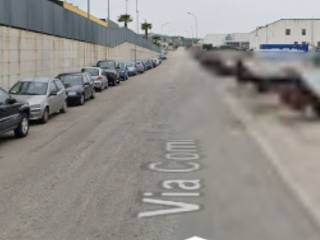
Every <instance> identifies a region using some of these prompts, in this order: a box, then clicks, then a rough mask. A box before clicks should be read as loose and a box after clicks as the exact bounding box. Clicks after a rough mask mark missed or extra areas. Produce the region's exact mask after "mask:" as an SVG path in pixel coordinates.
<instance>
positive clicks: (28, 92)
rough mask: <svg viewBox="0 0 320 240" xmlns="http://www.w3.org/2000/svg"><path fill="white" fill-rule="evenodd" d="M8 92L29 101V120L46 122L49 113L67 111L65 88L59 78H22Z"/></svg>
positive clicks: (21, 99) (19, 98)
mask: <svg viewBox="0 0 320 240" xmlns="http://www.w3.org/2000/svg"><path fill="white" fill-rule="evenodd" d="M9 93H10V94H11V95H12V96H14V98H16V99H18V100H20V101H25V102H28V103H29V105H30V120H41V122H42V123H46V122H47V121H48V120H49V117H50V115H52V114H54V113H58V112H61V113H65V112H67V95H66V90H65V88H64V86H63V84H62V83H61V81H60V80H59V79H54V78H38V79H33V78H31V79H24V80H21V81H18V82H17V83H16V84H15V85H14V86H13V87H12V88H11V89H10V91H9Z"/></svg>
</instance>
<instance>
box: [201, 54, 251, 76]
mask: <svg viewBox="0 0 320 240" xmlns="http://www.w3.org/2000/svg"><path fill="white" fill-rule="evenodd" d="M245 56H246V53H245V52H243V51H239V50H237V51H235V50H230V49H225V50H211V51H206V52H203V53H202V54H201V56H200V57H199V61H200V62H201V64H202V65H204V66H205V67H206V68H208V69H209V70H212V71H214V72H215V73H216V74H219V75H222V76H228V75H235V74H236V73H237V67H238V65H237V64H238V62H239V61H241V60H242V58H243V57H245Z"/></svg>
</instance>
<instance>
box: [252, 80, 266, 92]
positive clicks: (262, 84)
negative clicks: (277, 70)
mask: <svg viewBox="0 0 320 240" xmlns="http://www.w3.org/2000/svg"><path fill="white" fill-rule="evenodd" d="M255 87H256V90H257V92H258V93H266V92H268V90H269V88H268V84H267V83H265V82H264V81H259V82H257V83H256V84H255Z"/></svg>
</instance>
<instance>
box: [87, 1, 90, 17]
mask: <svg viewBox="0 0 320 240" xmlns="http://www.w3.org/2000/svg"><path fill="white" fill-rule="evenodd" d="M87 3H88V19H90V15H91V14H90V0H87Z"/></svg>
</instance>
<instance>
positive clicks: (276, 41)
mask: <svg viewBox="0 0 320 240" xmlns="http://www.w3.org/2000/svg"><path fill="white" fill-rule="evenodd" d="M204 44H212V46H213V47H221V46H231V47H235V48H241V49H252V50H258V49H260V48H261V46H263V45H307V46H308V49H309V50H316V49H319V48H320V19H314V18H312V19H297V18H290V19H289V18H286V19H280V20H278V21H275V22H273V23H270V24H267V25H265V26H261V27H257V28H256V29H255V30H253V31H251V32H249V33H232V34H209V35H207V36H206V37H205V39H204Z"/></svg>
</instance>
